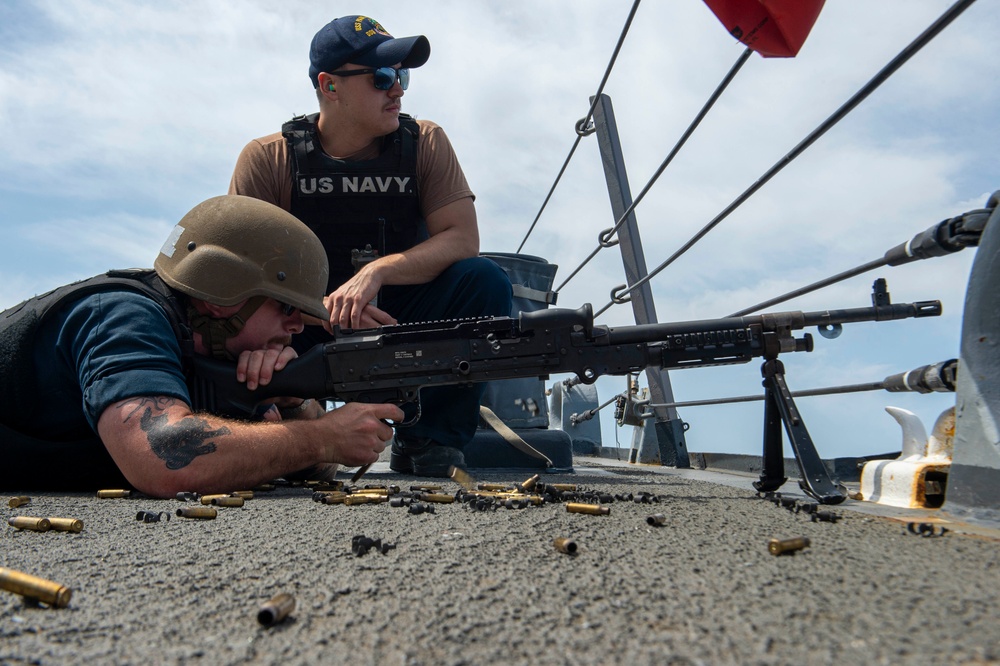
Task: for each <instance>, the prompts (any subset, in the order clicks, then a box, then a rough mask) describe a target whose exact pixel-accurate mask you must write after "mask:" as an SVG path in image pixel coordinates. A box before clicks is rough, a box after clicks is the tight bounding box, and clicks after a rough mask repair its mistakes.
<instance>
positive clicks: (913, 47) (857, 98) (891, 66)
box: [594, 0, 976, 317]
mask: <svg viewBox="0 0 1000 666" xmlns="http://www.w3.org/2000/svg"><path fill="white" fill-rule="evenodd" d="M975 1H976V0H959V1H958V2H956V3H955V4H954V5H952V6H951V7H949V8H948V10H947V11H945V13H944V14H942V15H941V16H940V17H939V18H938V19H937V20H936V21H935V22H934V23H932V24H931V25H930V27H928V28H927V29H926V30H925V31H924V32H923V33H921V34H920V35H919V36H918V37H917V38H916V39H914V40H913V41H912V42H911V43H910V44H909V45H908V46H907V47H906V48H904V49H903V50H902V51H900V52H899V54H898V55H897V56H896V57H895V58H893V59H892V60H891V61H890V62H889V63H888V64H887V65H886V66H885V67H883V68H882V69H881V70H880V71H879V72H878V73H877V74H876V75H875V76H874V77H872V79H871V80H870V81H868V83H866V84H865V85H864V86H863V87H862V88H861V89H860V90H859V91H858V92H856V93H855V94H854V95H853V96H852V97H851V98H850V99H849V100H848V101H847V102H845V103H844V104H843V105H842V106H841V107H840V108H839V109H837V110H836V111H835V112H834V113H833V115H831V116H830V117H829V118H827V119H826V120H825V121H823V123H822V124H820V126H819V127H817V128H816V129H815V130H813V131H812V132H811V133H810V134H809V135H808V136H807V137H806V138H805V139H803V140H802V141H801V142H799V144H798V145H797V146H795V148H793V149H792V150H791V151H790V152H789V153H788V154H786V155H785V156H784V157H782V158H781V159H780V160H778V161H777V162H776V163H775V164H774V165H773V166H772V167H771V168H770V169H768V170H767V171H766V172H765V173H764V174H763V175H762V176H761V177H760V178H758V179H757V181H756V182H754V184H753V185H751V186H750V187H749V188H747V189H746V190H745V191H744V192H743V193H742V194H741V195H739V196H738V197H737V198H736V199H735V200H734V201H733V202H732V203H731V204H729V206H727V207H726V208H725V209H724V210H723V211H722V212H721V213H719V214H718V215H716V216H715V218H714V219H713V220H712V221H711V222H709V223H708V224H706V225H705V226H704V227H702V228H701V230H700V231H698V233H696V234H695V235H694V236H692V237H691V239H690V240H688V241H687V242H686V243H684V245H682V246H681V247H680V249H678V250H677V251H676V252H674V253H673V254H672V255H670V257H668V258H667V259H666V260H665V261H664V262H663V263H661V264H660V265H659V266H657V267H656V268H654V269H653V270H652V271H650V272H649V274H647V275H646V276H645V277H643V278H641V279H639V280H637V281H636V282H635V284H633V285H630V286H629V287H628V289H625V290H623V291H621V292H620V293H619V294H618V297H619V298H622V297H624V296H627V295H628V294H630V293H631V292H632V291H634V290H635V289H637V288H638V287H640V286H642V285H643V284H645V283H647V282H649V281H650V280H652V279H653V278H654V277H655V276H656V275H658V274H659V273H660V272H661V271H663V269H665V268H666V267H667V266H669V265H670V264H672V263H673V262H674V261H676V260H677V259H678V258H680V256H681V255H683V254H684V253H685V252H687V251H688V250H690V249H691V248H692V247H693V246H694V245H695V243H697V242H698V241H700V240H701V239H702V238H704V237H705V236H706V235H707V234H708V232H710V231H711V230H712V229H714V228H715V226H716V225H718V224H719V223H720V222H722V220H724V219H725V218H726V217H728V216H729V214H730V213H732V212H733V211H734V210H736V209H737V208H739V206H741V205H742V204H743V203H744V202H745V201H746V200H747V199H749V198H750V197H751V196H752V195H753V194H754V193H756V192H757V190H759V189H760V188H761V187H763V186H764V185H765V184H766V183H767V182H768V181H769V180H771V178H773V177H774V176H775V175H777V174H778V173H779V172H780V171H781V170H782V169H784V168H785V167H786V166H788V165H789V164H790V163H791V162H792V161H793V160H794V159H795V158H797V157H798V156H799V155H801V154H802V153H803V152H805V150H806V149H807V148H809V147H810V146H811V145H812V144H813V143H815V142H816V141H817V140H818V139H819V138H820V137H821V136H823V135H824V134H826V132H827V131H829V130H830V129H831V128H832V127H833V126H834V125H836V124H837V123H838V122H840V121H841V120H842V119H843V118H844V117H845V116H846V115H847V114H848V113H850V112H851V111H853V110H854V109H855V107H857V106H858V105H859V104H860V103H861V102H863V101H864V100H865V99H866V98H867V97H868V96H869V95H871V94H872V93H873V92H874V91H875V90H876V89H877V88H878V87H879V86H880V85H882V84H883V83H884V82H885V81H886V80H887V79H888V78H889V77H890V76H892V75H893V74H894V73H895V72H896V71H897V70H898V69H899V68H900V67H902V66H903V65H904V64H906V62H907V61H908V60H909V59H910V58H912V57H913V56H914V55H916V54H917V53H918V52H919V51H920V50H921V49H922V48H923V47H924V46H926V45H927V44H928V43H930V41H931V40H932V39H934V38H935V37H936V36H937V35H938V34H939V33H940V32H941V31H942V30H944V29H945V28H947V27H948V25H950V24H951V22H952V21H954V20H955V19H956V18H958V16H959V15H960V14H961V13H962V12H964V11H965V10H966V9H968V8H969V7H970V6H971V5H972V4H973V3H974V2H975ZM614 304H615V301H610V302H609V303H607V304H606V305H605V306H604V307H603V308H601V309H600V310H597V311H596V312H594V317H597V316H599V315H601V314H603V313H605V312H607V311H608V309H610V308H611V306H612V305H614Z"/></svg>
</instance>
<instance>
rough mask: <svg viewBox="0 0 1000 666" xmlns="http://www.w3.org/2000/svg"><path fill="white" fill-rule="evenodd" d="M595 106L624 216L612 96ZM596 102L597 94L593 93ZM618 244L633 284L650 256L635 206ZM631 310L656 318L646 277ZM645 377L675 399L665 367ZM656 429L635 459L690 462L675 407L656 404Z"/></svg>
mask: <svg viewBox="0 0 1000 666" xmlns="http://www.w3.org/2000/svg"><path fill="white" fill-rule="evenodd" d="M597 99H598V103H597V105H596V106H595V108H594V127H595V130H596V132H597V142H598V145H599V147H600V150H601V161H602V163H603V164H604V176H605V178H606V179H607V182H608V194H609V196H610V197H611V210H612V212H613V213H614V216H615V220H619V219H621V216H622V215H624V214H625V211H626V210H628V207H629V206H631V205H632V193H631V191H630V189H629V184H628V174H627V173H626V171H625V159H624V156H623V155H622V147H621V141H620V140H619V137H618V125H617V123H616V122H615V113H614V109H613V108H612V106H611V98H610V97H608V96H607V95H601V96H600V97H599V98H597ZM590 101H591V103H592V104H593V102H594V98H593V97H592V98H591V100H590ZM618 239H619V241H620V243H619V245H618V247H619V248H620V249H621V254H622V263H623V264H624V267H625V279H626V280H627V283H628V284H635V283H636V282H638V281H639V280H640V279H642V278H644V277H646V274H647V270H646V257H645V255H644V254H643V251H642V239H641V238H640V236H639V226H638V223H637V222H636V217H635V212H634V211H633V212H631V213H629V215H628V218H627V219H626V220H625V223H624V224H623V225H622V227H621V229H619V230H618ZM631 302H632V312H633V315H634V316H635V323H637V324H655V323H657V322H656V308H655V306H654V305H653V293H652V289H651V288H650V286H649V283H648V282H647V283H644V284H643V285H642V286H641V287H640V288H639V289H636V290H635V291H633V292H632V294H631ZM646 380H647V382H648V383H649V394H650V398H651V399H652V401H653V403H668V402H673V401H674V398H673V395H674V394H673V390H672V389H671V388H670V377H669V375H668V374H667V371H666V370H660V369H655V368H650V369H647V370H646ZM653 413H654V415H655V421H654V432H655V433H656V446H657V448H656V449H655V450H653V449H652V446H651V444H652V443H651V442H647V440H646V439H643V440H642V444H641V445H640V449H639V452H638V459H637V462H643V463H652V462H657V460H658V461H659V463H660V464H661V465H667V466H672V467H690V466H691V462H690V459H689V458H688V452H687V444H686V442H685V441H684V422H683V421H681V419H680V417H679V416H678V414H677V409H676V408H674V407H656V408H654V409H653Z"/></svg>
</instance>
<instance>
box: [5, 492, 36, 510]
mask: <svg viewBox="0 0 1000 666" xmlns="http://www.w3.org/2000/svg"><path fill="white" fill-rule="evenodd" d="M30 501H31V498H30V497H25V496H23V495H20V496H18V497H11V498H10V499H9V500H7V506H9V507H10V508H12V509H16V508H17V507H19V506H24V505H25V504H27V503H28V502H30Z"/></svg>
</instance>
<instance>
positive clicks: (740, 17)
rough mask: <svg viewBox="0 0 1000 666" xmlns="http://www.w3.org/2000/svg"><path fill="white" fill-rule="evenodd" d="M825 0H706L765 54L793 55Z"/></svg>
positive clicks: (736, 32) (737, 33)
mask: <svg viewBox="0 0 1000 666" xmlns="http://www.w3.org/2000/svg"><path fill="white" fill-rule="evenodd" d="M823 2H824V0H705V4H706V5H708V8H709V9H711V10H712V13H713V14H715V16H716V17H717V18H718V19H719V20H720V21H722V25H724V26H726V29H727V30H729V33H730V34H731V35H732V36H733V37H735V38H736V39H738V40H740V41H741V42H743V43H744V44H746V45H747V46H749V47H750V48H751V49H753V50H754V51H756V52H757V53H759V54H761V55H762V56H764V57H765V58H791V57H793V56H795V54H796V53H798V52H799V49H801V48H802V44H803V43H805V41H806V37H808V36H809V31H810V30H812V27H813V24H814V23H815V22H816V19H817V18H818V17H819V12H820V10H821V9H823Z"/></svg>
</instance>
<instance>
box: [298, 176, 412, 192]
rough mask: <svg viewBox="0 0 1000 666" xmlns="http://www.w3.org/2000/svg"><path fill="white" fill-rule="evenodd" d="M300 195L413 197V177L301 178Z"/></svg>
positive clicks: (299, 179) (299, 184)
mask: <svg viewBox="0 0 1000 666" xmlns="http://www.w3.org/2000/svg"><path fill="white" fill-rule="evenodd" d="M296 182H297V184H298V193H299V194H300V195H302V196H342V195H348V194H349V195H352V196H353V195H363V194H374V195H377V196H393V195H396V196H412V195H413V194H414V189H413V185H412V182H413V178H412V177H411V176H406V175H402V176H396V175H387V176H354V175H352V176H347V175H334V176H320V177H315V176H311V177H310V176H305V177H303V176H299V177H298V178H297V179H296Z"/></svg>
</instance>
